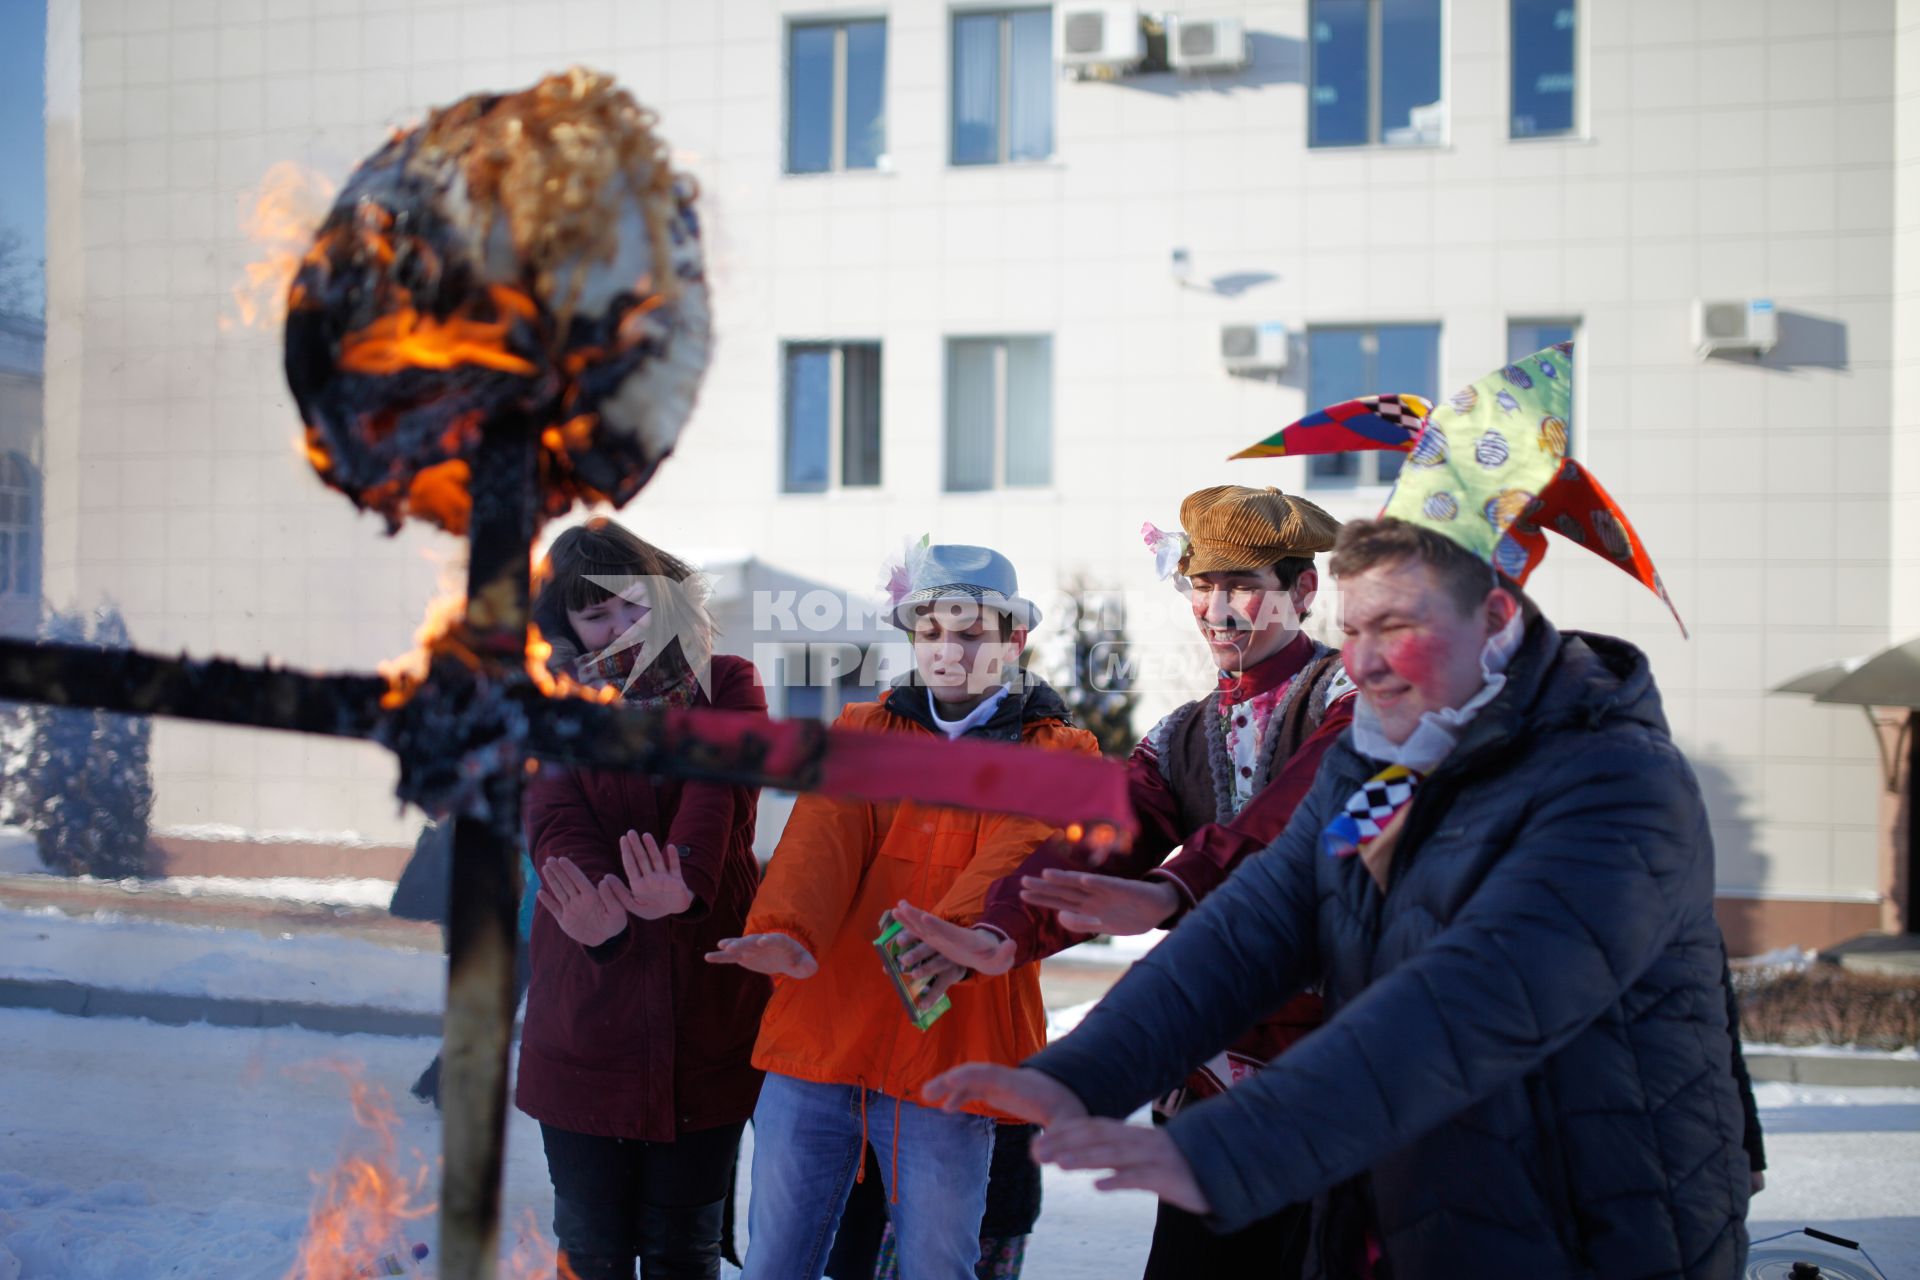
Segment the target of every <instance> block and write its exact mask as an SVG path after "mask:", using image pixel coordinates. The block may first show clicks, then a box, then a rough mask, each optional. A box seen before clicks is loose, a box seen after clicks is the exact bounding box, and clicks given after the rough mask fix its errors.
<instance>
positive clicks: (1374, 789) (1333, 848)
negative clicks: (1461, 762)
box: [1320, 764, 1420, 858]
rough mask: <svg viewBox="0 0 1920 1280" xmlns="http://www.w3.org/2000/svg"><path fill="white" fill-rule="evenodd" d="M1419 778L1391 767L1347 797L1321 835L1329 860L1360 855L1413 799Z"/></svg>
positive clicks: (1396, 765)
mask: <svg viewBox="0 0 1920 1280" xmlns="http://www.w3.org/2000/svg"><path fill="white" fill-rule="evenodd" d="M1419 785H1420V775H1419V774H1417V773H1415V772H1414V771H1413V770H1411V769H1409V768H1407V767H1406V766H1405V765H1401V764H1392V765H1388V766H1387V767H1386V768H1384V769H1382V770H1381V771H1380V772H1379V773H1376V774H1374V775H1373V776H1372V777H1371V778H1368V779H1367V780H1366V781H1365V782H1364V783H1362V784H1361V785H1360V789H1359V790H1358V791H1356V792H1354V793H1353V794H1352V795H1351V796H1349V797H1347V803H1346V804H1345V805H1343V806H1341V810H1340V813H1339V815H1338V816H1336V817H1335V818H1334V820H1333V821H1332V822H1329V823H1328V824H1327V829H1326V830H1325V831H1323V832H1321V833H1320V847H1321V849H1322V850H1323V851H1324V852H1325V853H1326V855H1327V856H1328V857H1330V858H1342V857H1347V856H1349V855H1352V854H1356V853H1358V852H1360V850H1362V849H1364V848H1365V847H1366V846H1367V845H1368V844H1370V843H1372V842H1373V840H1374V839H1375V838H1377V837H1378V836H1379V834H1380V832H1381V831H1382V830H1384V829H1385V827H1386V825H1387V824H1388V823H1389V822H1391V821H1393V815H1394V814H1396V813H1398V812H1400V810H1401V809H1403V808H1405V807H1406V804H1407V801H1409V800H1411V799H1413V793H1414V789H1415V788H1416V787H1418V786H1419Z"/></svg>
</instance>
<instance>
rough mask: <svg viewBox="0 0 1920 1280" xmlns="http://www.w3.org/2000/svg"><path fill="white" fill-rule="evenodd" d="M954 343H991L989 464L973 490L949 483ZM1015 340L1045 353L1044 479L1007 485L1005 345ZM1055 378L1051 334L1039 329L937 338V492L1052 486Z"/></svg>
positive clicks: (1007, 490) (1008, 490) (1020, 490)
mask: <svg viewBox="0 0 1920 1280" xmlns="http://www.w3.org/2000/svg"><path fill="white" fill-rule="evenodd" d="M960 342H977V343H978V342H985V343H992V344H993V347H994V360H993V370H994V372H993V463H992V467H991V475H992V479H991V481H990V482H989V483H988V484H986V485H984V486H982V487H980V488H977V489H956V488H955V487H954V484H953V469H952V461H953V460H952V455H951V449H950V444H949V442H950V441H951V440H952V438H953V350H954V344H956V343H960ZM1015 342H1038V343H1043V344H1044V345H1045V348H1046V352H1047V396H1046V400H1047V478H1046V479H1045V480H1044V481H1042V482H1040V483H1037V484H1010V483H1008V481H1007V459H1008V450H1007V430H1008V428H1009V426H1010V424H1011V421H1012V417H1013V415H1012V412H1011V404H1010V400H1009V397H1010V394H1011V388H1012V377H1011V373H1010V369H1011V364H1012V359H1011V353H1010V351H1009V346H1010V344H1012V343H1015ZM1058 387H1059V379H1058V378H1057V377H1055V376H1054V362H1053V334H1052V333H1051V332H1045V333H1022V332H1004V333H950V334H947V335H946V337H945V338H944V340H943V342H942V347H941V361H940V392H941V395H940V417H941V423H940V492H941V493H942V494H946V495H951V496H955V497H964V496H967V495H970V494H983V493H1049V492H1051V491H1052V490H1053V487H1054V484H1055V471H1054V464H1055V462H1056V461H1057V460H1058V455H1059V449H1058V432H1057V431H1056V429H1055V428H1056V427H1057V425H1058V421H1059V415H1058V414H1057V413H1056V412H1055V410H1056V408H1057V405H1058V401H1057V396H1058Z"/></svg>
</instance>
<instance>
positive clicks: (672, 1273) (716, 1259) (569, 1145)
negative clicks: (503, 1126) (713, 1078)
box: [540, 1122, 746, 1280]
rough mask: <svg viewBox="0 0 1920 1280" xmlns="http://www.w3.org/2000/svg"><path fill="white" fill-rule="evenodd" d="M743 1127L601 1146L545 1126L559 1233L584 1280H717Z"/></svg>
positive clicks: (556, 1232) (599, 1142)
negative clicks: (636, 1276) (636, 1272)
mask: <svg viewBox="0 0 1920 1280" xmlns="http://www.w3.org/2000/svg"><path fill="white" fill-rule="evenodd" d="M744 1128H746V1125H745V1123H744V1122H743V1123H741V1124H729V1125H721V1126H720V1127H719V1128H717V1129H699V1130H696V1131H694V1132H692V1133H683V1134H681V1135H680V1137H679V1140H678V1141H675V1142H634V1141H630V1140H628V1139H625V1138H597V1137H593V1136H591V1135H588V1134H584V1133H572V1132H569V1131H568V1130H565V1129H556V1128H554V1127H553V1126H552V1125H548V1124H543V1125H541V1126H540V1136H541V1138H542V1139H543V1140H544V1141H545V1142H546V1147H547V1173H548V1175H549V1176H550V1177H551V1178H552V1179H553V1234H554V1236H555V1238H556V1239H557V1240H558V1242H559V1245H560V1249H561V1251H562V1253H563V1254H564V1255H565V1257H566V1260H567V1264H568V1265H569V1266H571V1267H572V1268H573V1271H574V1274H575V1275H577V1276H578V1277H579V1278H580V1280H633V1264H634V1260H635V1259H638V1260H639V1262H640V1266H641V1276H642V1280H717V1277H718V1276H719V1274H720V1228H721V1222H722V1219H723V1217H724V1215H725V1212H726V1203H727V1185H728V1183H730V1182H731V1181H732V1179H733V1167H734V1166H733V1158H734V1153H735V1152H736V1151H737V1150H738V1149H739V1147H740V1133H741V1130H743V1129H744Z"/></svg>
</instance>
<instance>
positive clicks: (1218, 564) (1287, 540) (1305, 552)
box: [1179, 484, 1340, 577]
mask: <svg viewBox="0 0 1920 1280" xmlns="http://www.w3.org/2000/svg"><path fill="white" fill-rule="evenodd" d="M1180 527H1181V528H1182V529H1184V530H1186V534H1187V538H1188V540H1189V543H1190V545H1189V546H1188V548H1187V553H1186V554H1185V555H1184V556H1182V557H1181V558H1180V567H1179V572H1180V573H1181V574H1182V575H1184V576H1186V577H1192V576H1193V575H1194V574H1196V573H1231V572H1233V571H1235V570H1245V569H1263V568H1265V567H1267V566H1268V565H1271V564H1273V563H1275V562H1276V561H1280V560H1284V559H1286V558H1287V557H1288V556H1310V555H1312V554H1314V553H1315V552H1316V551H1331V550H1332V549H1333V539H1334V535H1336V534H1338V533H1339V532H1340V522H1339V521H1338V520H1335V519H1334V518H1333V517H1332V516H1330V515H1328V514H1327V513H1326V512H1325V511H1322V510H1321V509H1320V508H1319V507H1316V506H1315V505H1314V504H1313V503H1311V502H1308V501H1307V500H1306V499H1305V498H1296V497H1293V496H1291V495H1289V494H1284V493H1282V492H1280V491H1279V490H1278V489H1275V488H1273V487H1272V486H1268V487H1267V488H1265V489H1249V488H1247V487H1245V486H1244V485H1237V484H1217V485H1214V486H1213V487H1212V488H1210V489H1202V490H1200V491H1199V492H1197V493H1190V494H1188V495H1187V497H1186V500H1185V501H1183V502H1182V503H1181V504H1180Z"/></svg>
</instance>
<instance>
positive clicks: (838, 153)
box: [780, 10, 893, 178]
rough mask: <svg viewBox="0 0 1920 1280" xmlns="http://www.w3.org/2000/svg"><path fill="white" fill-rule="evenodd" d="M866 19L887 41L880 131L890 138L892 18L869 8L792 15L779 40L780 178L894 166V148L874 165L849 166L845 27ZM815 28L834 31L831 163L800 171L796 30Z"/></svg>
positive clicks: (883, 152) (887, 169) (875, 170)
mask: <svg viewBox="0 0 1920 1280" xmlns="http://www.w3.org/2000/svg"><path fill="white" fill-rule="evenodd" d="M865 22H878V23H879V24H880V25H881V27H882V29H883V31H884V38H885V40H886V54H885V62H884V63H883V65H882V67H881V73H880V122H881V135H882V137H883V138H885V137H887V135H888V133H889V131H890V129H891V126H892V123H893V121H892V108H893V102H892V96H891V95H890V94H889V93H888V92H887V86H888V80H889V75H890V72H891V67H892V54H893V31H892V22H891V20H890V19H889V17H888V14H887V12H886V11H885V10H874V11H871V12H866V11H855V12H849V13H835V14H813V15H808V14H788V15H787V16H786V20H785V22H784V23H783V24H782V27H781V42H780V69H781V83H780V88H781V94H780V122H781V129H780V176H781V177H783V178H824V177H828V176H830V175H833V174H842V173H887V172H890V171H891V170H892V167H893V166H892V163H891V161H890V159H889V156H890V154H891V153H890V152H889V151H887V150H886V149H884V148H883V149H882V150H881V151H880V152H879V154H878V155H876V156H875V158H874V163H873V164H871V165H860V166H858V167H850V166H848V164H847V28H848V27H850V26H854V25H857V24H859V23H865ZM806 28H813V29H821V28H825V29H828V30H831V31H832V32H833V89H832V97H833V101H832V104H831V106H830V109H829V112H830V116H831V119H830V122H829V124H828V129H829V132H830V137H829V139H828V146H827V157H828V159H827V167H826V168H824V169H796V168H794V167H793V35H794V32H795V31H798V30H802V29H806Z"/></svg>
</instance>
